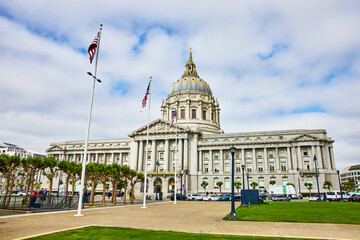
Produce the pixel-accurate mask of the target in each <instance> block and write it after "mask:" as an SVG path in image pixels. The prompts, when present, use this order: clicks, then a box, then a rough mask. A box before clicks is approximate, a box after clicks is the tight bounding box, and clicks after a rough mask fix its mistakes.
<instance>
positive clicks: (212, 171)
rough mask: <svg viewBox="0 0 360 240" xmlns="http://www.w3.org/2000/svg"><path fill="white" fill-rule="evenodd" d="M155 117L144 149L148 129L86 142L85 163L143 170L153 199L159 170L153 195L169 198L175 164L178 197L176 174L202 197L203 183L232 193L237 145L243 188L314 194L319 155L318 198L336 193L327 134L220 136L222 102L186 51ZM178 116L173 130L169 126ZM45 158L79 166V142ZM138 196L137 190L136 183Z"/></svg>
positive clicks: (55, 146) (54, 148)
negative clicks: (287, 187) (291, 188)
mask: <svg viewBox="0 0 360 240" xmlns="http://www.w3.org/2000/svg"><path fill="white" fill-rule="evenodd" d="M160 110H161V118H159V119H157V120H155V121H153V122H151V123H150V124H149V144H148V146H147V145H146V138H147V125H145V126H142V127H140V128H138V129H136V130H134V131H133V132H131V133H130V134H129V138H127V139H110V140H92V141H89V146H88V158H87V160H88V163H90V162H97V163H104V164H112V163H117V164H120V165H128V166H129V167H130V168H132V169H134V170H136V171H138V172H144V171H145V164H147V170H148V175H147V176H148V181H149V190H148V191H149V193H154V192H155V185H156V176H157V170H158V176H159V181H158V190H159V191H162V192H164V194H166V193H169V192H173V191H174V186H175V184H174V170H175V163H176V162H177V170H178V171H177V172H178V175H177V181H178V182H177V186H178V187H177V188H178V189H177V191H179V189H180V187H179V186H180V173H181V174H182V183H183V186H184V187H183V188H184V189H185V190H186V192H187V193H188V192H189V193H195V192H203V191H204V189H203V188H202V187H201V183H202V182H203V181H206V182H207V183H208V187H207V189H206V190H207V191H209V192H218V191H219V189H218V186H217V185H216V183H217V182H223V186H222V192H230V187H231V184H230V183H231V153H230V147H232V146H234V147H235V148H236V151H235V154H234V161H235V181H236V182H241V183H242V182H243V179H242V176H243V172H242V168H243V167H244V170H245V186H247V184H248V182H249V183H251V182H256V183H258V187H257V188H258V189H264V190H267V189H268V186H269V184H270V181H275V182H276V184H277V185H283V184H287V183H292V184H294V185H295V187H296V189H298V188H299V183H300V186H301V192H308V190H307V189H306V188H305V186H304V183H305V182H311V183H312V184H313V190H312V191H313V192H314V191H317V187H316V177H315V164H314V155H316V159H317V168H318V172H319V185H320V191H323V188H322V185H323V183H324V181H330V182H332V184H333V186H334V188H336V189H338V188H339V187H338V181H337V173H336V167H335V159H334V152H333V142H334V140H332V139H331V138H330V137H328V136H327V133H326V130H322V129H313V130H281V131H262V132H246V133H224V132H223V131H222V130H221V127H220V103H219V102H218V100H217V99H215V98H214V96H213V93H212V91H211V88H210V86H209V84H208V83H207V82H206V81H204V80H203V79H201V78H200V77H199V75H198V73H197V71H196V66H195V63H194V61H193V58H192V54H191V51H190V57H189V59H188V61H187V62H186V65H185V72H184V74H183V75H182V77H181V78H180V79H178V80H176V81H175V82H174V83H173V84H172V86H171V89H170V93H169V94H168V96H167V97H166V99H165V100H163V103H162V105H161V109H160ZM175 110H176V112H177V123H176V124H175V126H173V127H170V125H171V120H172V116H173V114H174V112H175ZM146 147H147V148H148V149H147V150H148V155H147V156H146ZM47 152H48V154H49V155H52V156H54V157H55V158H57V159H59V160H64V159H65V160H67V161H74V162H77V163H80V162H82V160H83V154H84V141H67V142H55V143H51V144H50V148H49V149H48V150H47ZM146 160H147V161H146ZM246 173H248V177H246V176H247V174H246ZM54 187H57V186H56V184H55V186H54ZM137 191H138V192H140V191H142V187H140V184H139V186H138V189H137Z"/></svg>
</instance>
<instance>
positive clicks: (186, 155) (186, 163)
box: [184, 138, 189, 170]
mask: <svg viewBox="0 0 360 240" xmlns="http://www.w3.org/2000/svg"><path fill="white" fill-rule="evenodd" d="M184 169H187V170H188V169H189V140H188V139H187V138H185V139H184Z"/></svg>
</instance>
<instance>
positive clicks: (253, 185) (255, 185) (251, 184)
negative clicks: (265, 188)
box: [250, 182, 259, 190]
mask: <svg viewBox="0 0 360 240" xmlns="http://www.w3.org/2000/svg"><path fill="white" fill-rule="evenodd" d="M250 186H251V187H252V189H254V190H255V188H256V187H257V186H259V184H258V183H257V182H252V183H250Z"/></svg>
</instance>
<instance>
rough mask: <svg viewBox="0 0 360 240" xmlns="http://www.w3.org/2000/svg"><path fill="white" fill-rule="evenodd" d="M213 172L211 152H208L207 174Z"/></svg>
mask: <svg viewBox="0 0 360 240" xmlns="http://www.w3.org/2000/svg"><path fill="white" fill-rule="evenodd" d="M212 171H213V156H212V150H209V173H210V172H212Z"/></svg>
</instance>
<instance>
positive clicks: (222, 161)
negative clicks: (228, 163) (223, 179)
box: [220, 149, 224, 173]
mask: <svg viewBox="0 0 360 240" xmlns="http://www.w3.org/2000/svg"><path fill="white" fill-rule="evenodd" d="M223 172H224V153H223V150H222V149H220V173H223Z"/></svg>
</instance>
